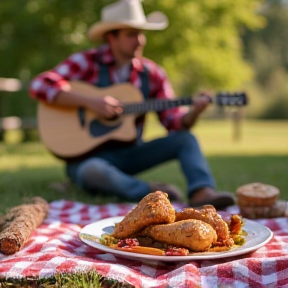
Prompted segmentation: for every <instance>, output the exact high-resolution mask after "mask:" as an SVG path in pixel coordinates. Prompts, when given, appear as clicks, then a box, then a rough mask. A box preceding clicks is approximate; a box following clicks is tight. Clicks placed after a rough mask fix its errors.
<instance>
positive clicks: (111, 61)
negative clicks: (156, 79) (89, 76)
mask: <svg viewBox="0 0 288 288" xmlns="http://www.w3.org/2000/svg"><path fill="white" fill-rule="evenodd" d="M99 51H100V54H101V57H100V62H101V63H102V64H104V65H115V57H114V55H113V53H112V50H111V47H110V46H109V44H107V43H106V44H103V45H102V46H100V47H99ZM132 69H135V70H137V71H139V72H142V71H143V63H142V61H141V59H138V58H133V59H132Z"/></svg>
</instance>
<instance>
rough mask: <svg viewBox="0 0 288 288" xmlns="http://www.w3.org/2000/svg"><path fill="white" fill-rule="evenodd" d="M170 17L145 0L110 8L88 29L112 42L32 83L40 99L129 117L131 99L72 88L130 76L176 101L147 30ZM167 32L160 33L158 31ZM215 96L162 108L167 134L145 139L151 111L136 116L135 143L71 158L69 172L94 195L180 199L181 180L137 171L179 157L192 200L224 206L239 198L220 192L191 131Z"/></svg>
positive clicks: (146, 91) (147, 92)
mask: <svg viewBox="0 0 288 288" xmlns="http://www.w3.org/2000/svg"><path fill="white" fill-rule="evenodd" d="M167 24H168V21H167V18H166V16H165V15H164V14H163V13H161V12H154V13H151V14H150V15H148V16H147V17H146V16H145V14H144V11H143V7H142V4H141V1H140V0H121V1H118V2H116V3H113V4H110V5H108V6H106V7H105V8H104V9H103V10H102V14H101V21H100V22H98V23H96V24H94V25H93V26H92V27H91V28H90V30H89V31H88V37H89V39H90V40H91V41H92V42H94V41H99V40H100V41H104V42H105V43H104V44H103V45H101V46H100V47H98V48H93V49H90V50H87V51H83V52H79V53H76V54H74V55H72V56H70V57H69V58H68V59H66V60H64V61H63V62H62V63H60V64H59V65H58V66H57V67H55V68H54V69H52V70H50V71H47V72H44V73H42V74H40V75H38V76H37V77H36V78H35V79H34V80H33V81H32V83H31V87H30V88H31V89H30V93H31V96H32V97H33V98H36V99H38V100H41V101H46V102H49V103H51V104H53V105H58V106H63V107H83V108H87V109H89V110H90V111H93V112H95V113H96V115H97V116H98V117H99V118H100V119H114V118H115V117H121V114H122V113H123V103H122V102H121V101H120V100H119V99H116V98H115V97H113V96H111V95H97V96H99V97H95V98H91V97H89V98H87V97H85V96H83V95H82V94H81V93H79V92H78V91H76V90H74V89H73V86H72V87H71V85H70V81H72V80H81V81H84V82H87V83H89V84H91V85H95V86H98V87H106V86H111V85H113V84H115V83H121V82H129V83H131V84H132V85H134V86H135V87H137V88H138V89H139V90H140V91H141V92H142V93H143V97H144V98H145V99H148V98H149V99H152V98H153V99H173V98H175V95H174V91H173V89H172V87H171V84H170V82H169V80H168V79H167V77H166V74H165V71H164V70H163V68H161V67H159V66H158V65H157V64H156V63H154V62H153V61H151V60H149V59H147V58H144V57H143V56H142V52H143V48H144V46H145V44H146V38H145V35H144V33H143V30H162V29H165V28H166V26H167ZM158 37H159V36H158ZM208 103H209V97H207V95H206V96H203V97H198V98H197V99H196V100H195V101H194V104H193V105H192V106H191V108H190V110H189V111H187V110H186V109H185V110H184V108H183V107H177V108H171V109H167V110H164V111H159V112H157V113H158V116H159V120H160V121H161V123H162V124H163V125H164V126H165V127H166V129H167V130H168V131H169V133H168V135H167V136H166V137H163V138H159V139H155V140H153V141H150V142H147V143H145V142H144V141H143V140H142V138H141V136H142V130H143V124H144V119H145V118H144V116H142V117H138V118H137V121H136V128H137V135H138V136H137V139H136V141H135V142H133V143H132V144H130V145H126V146H123V145H119V146H117V145H114V146H111V145H110V146H108V145H107V146H106V147H105V146H104V147H102V149H101V150H99V149H98V151H95V153H94V155H93V156H90V157H87V158H85V159H84V160H81V161H80V160H79V161H76V162H73V163H67V173H68V176H69V177H70V179H72V180H73V181H74V182H75V183H76V184H77V185H78V186H79V187H81V188H83V189H85V190H86V191H89V192H91V193H98V192H102V193H107V194H114V195H117V196H119V197H122V198H125V199H128V200H131V201H139V200H141V199H142V198H143V197H144V196H145V195H147V194H148V193H150V192H154V191H156V190H162V191H164V192H167V193H168V195H169V198H170V200H174V201H180V200H181V193H180V192H178V190H177V189H175V188H174V187H173V186H170V185H166V184H162V183H146V182H144V181H141V180H139V179H137V178H136V177H134V176H133V175H135V174H137V173H139V172H141V171H144V170H146V169H149V168H151V167H153V166H155V165H158V164H160V163H164V162H165V161H169V160H172V159H177V160H179V162H180V164H181V168H182V170H183V173H184V175H185V178H186V180H187V196H188V198H189V204H190V205H191V206H200V205H204V204H212V205H214V206H215V207H216V208H223V207H226V206H228V205H231V204H233V203H234V200H233V197H232V196H231V195H230V194H227V193H216V191H215V183H214V179H213V177H212V175H211V172H210V169H209V167H208V164H207V162H206V160H205V158H204V156H203V155H202V152H201V150H200V147H199V145H198V143H197V140H196V138H195V136H194V135H192V134H191V133H190V131H189V129H190V128H191V127H192V126H193V125H194V124H195V122H196V120H197V118H198V116H199V115H200V114H201V112H202V111H204V109H205V108H206V107H207V105H208Z"/></svg>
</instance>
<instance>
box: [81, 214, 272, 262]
mask: <svg viewBox="0 0 288 288" xmlns="http://www.w3.org/2000/svg"><path fill="white" fill-rule="evenodd" d="M123 218H124V217H123V216H119V217H111V218H106V219H102V220H100V221H97V222H94V223H91V224H89V225H86V226H85V227H83V228H82V229H81V231H80V233H79V237H80V239H81V240H82V241H83V242H84V243H86V244H88V245H90V246H92V247H95V248H97V249H99V250H101V251H104V252H108V253H112V254H117V255H118V256H121V257H124V258H133V259H140V260H158V261H191V260H207V259H216V258H226V257H233V256H237V255H242V254H245V253H248V252H252V251H255V250H257V249H258V248H260V247H262V246H264V245H265V244H266V243H267V242H268V241H269V240H270V239H271V238H272V236H273V233H272V231H271V230H270V229H269V228H267V227H266V226H263V225H261V224H259V223H257V222H254V221H251V220H248V219H245V224H244V226H243V230H245V231H246V232H247V233H248V235H247V236H246V242H245V244H244V245H243V246H240V247H237V248H235V249H232V250H229V251H224V252H202V253H191V254H189V255H187V256H156V255H147V254H140V253H132V252H126V251H120V250H116V249H112V248H109V247H107V246H105V245H102V244H100V243H99V242H97V241H98V239H99V238H100V237H101V235H102V234H104V233H106V234H107V233H111V232H112V231H113V227H114V225H115V223H118V222H120V221H121V220H122V219H123ZM87 235H91V236H92V238H93V240H88V239H89V237H87ZM85 236H86V237H85Z"/></svg>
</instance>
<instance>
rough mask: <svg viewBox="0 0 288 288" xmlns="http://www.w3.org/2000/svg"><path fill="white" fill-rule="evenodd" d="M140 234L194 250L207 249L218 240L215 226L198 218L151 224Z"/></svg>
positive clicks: (201, 250) (202, 250)
mask: <svg viewBox="0 0 288 288" xmlns="http://www.w3.org/2000/svg"><path fill="white" fill-rule="evenodd" d="M140 234H141V236H146V237H151V238H152V239H154V240H156V241H160V242H164V243H166V244H167V245H173V246H177V247H184V248H188V249H189V250H190V251H194V252H204V251H207V250H208V249H209V248H210V247H211V246H212V244H213V243H214V242H215V241H216V240H217V234H216V232H215V230H214V229H213V227H212V226H211V225H210V224H207V223H205V222H203V221H201V220H196V219H188V220H183V221H178V222H174V223H170V224H160V225H151V226H148V227H146V228H145V229H144V230H142V231H141V232H140Z"/></svg>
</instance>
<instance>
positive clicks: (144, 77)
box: [140, 65, 149, 99]
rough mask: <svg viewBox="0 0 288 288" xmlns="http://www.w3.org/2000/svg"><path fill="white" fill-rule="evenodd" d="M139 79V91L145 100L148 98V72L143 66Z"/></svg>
mask: <svg viewBox="0 0 288 288" xmlns="http://www.w3.org/2000/svg"><path fill="white" fill-rule="evenodd" d="M140 78H141V82H142V85H141V91H142V93H143V96H144V98H145V99H148V97H149V71H148V68H147V67H146V66H145V65H144V69H143V71H142V72H141V73H140Z"/></svg>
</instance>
